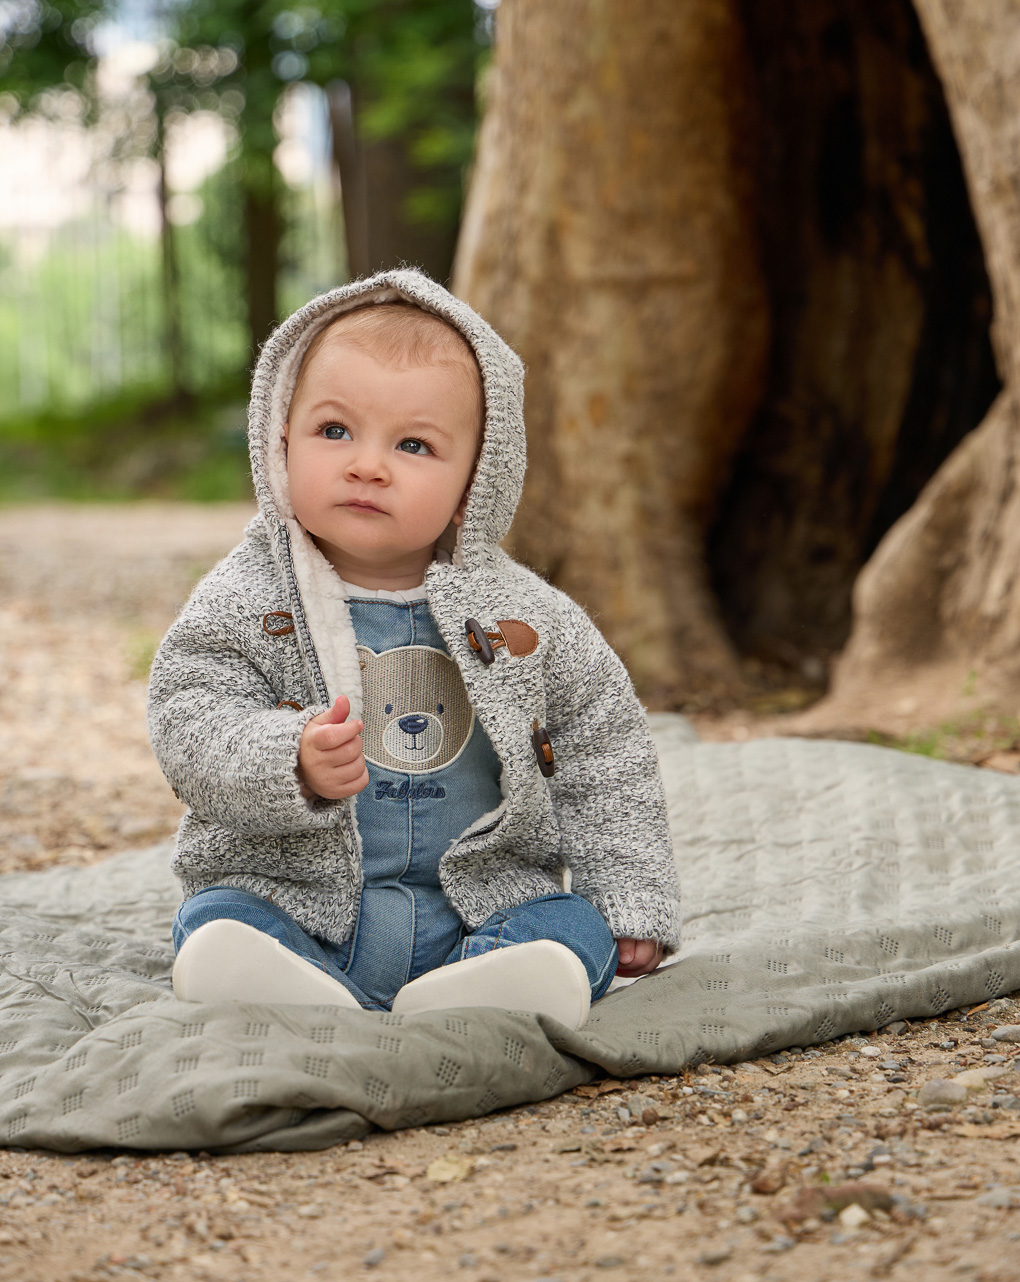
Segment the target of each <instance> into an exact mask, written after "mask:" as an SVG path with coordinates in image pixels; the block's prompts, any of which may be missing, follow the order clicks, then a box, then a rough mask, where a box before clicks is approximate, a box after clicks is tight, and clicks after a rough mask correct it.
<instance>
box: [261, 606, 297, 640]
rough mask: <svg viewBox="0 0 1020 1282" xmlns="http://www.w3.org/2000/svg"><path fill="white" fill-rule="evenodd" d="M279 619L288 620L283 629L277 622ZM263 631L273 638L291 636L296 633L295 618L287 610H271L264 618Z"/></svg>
mask: <svg viewBox="0 0 1020 1282" xmlns="http://www.w3.org/2000/svg"><path fill="white" fill-rule="evenodd" d="M278 619H279V620H283V619H286V620H287V622H286V623H284V624H283V626H282V627H281V626H279V624H277V622H276V620H278ZM262 631H263V632H265V633H266V634H267V635H268V636H271V637H285V636H289V635H290V633H291V632H293V631H294V616H293V615H292V614H290V613H289V612H288V611H287V610H270V611H269V613H268V614H264V615H263V616H262Z"/></svg>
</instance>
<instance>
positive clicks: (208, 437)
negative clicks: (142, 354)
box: [0, 383, 251, 503]
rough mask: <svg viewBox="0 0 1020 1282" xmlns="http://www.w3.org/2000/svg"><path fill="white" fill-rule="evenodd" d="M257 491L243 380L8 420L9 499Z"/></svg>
mask: <svg viewBox="0 0 1020 1282" xmlns="http://www.w3.org/2000/svg"><path fill="white" fill-rule="evenodd" d="M250 494H251V481H250V477H249V472H248V453H247V438H246V434H245V410H244V388H243V387H242V386H241V385H240V383H228V384H225V385H224V386H222V387H220V388H218V389H216V391H214V392H211V393H208V394H205V395H203V396H201V397H194V396H187V397H180V398H176V399H173V398H168V397H167V396H166V395H165V394H159V393H157V392H155V391H154V390H153V389H145V388H142V389H139V390H137V391H135V392H132V393H130V394H121V395H119V396H117V397H115V398H111V399H109V400H107V401H104V402H101V403H98V404H94V405H92V406H90V407H88V408H87V409H84V410H81V411H77V412H71V411H63V412H56V411H50V412H48V413H45V412H44V413H37V414H32V415H23V416H21V417H20V418H9V419H7V420H6V421H2V422H0V503H17V502H30V501H41V500H46V499H74V500H83V499H86V500H87V499H93V500H107V501H108V500H117V499H139V498H165V499H189V500H197V501H206V502H215V501H220V500H231V499H244V498H248V497H249V496H250Z"/></svg>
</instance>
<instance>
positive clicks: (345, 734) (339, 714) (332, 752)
mask: <svg viewBox="0 0 1020 1282" xmlns="http://www.w3.org/2000/svg"><path fill="white" fill-rule="evenodd" d="M350 711H351V704H350V700H349V699H346V698H345V697H344V696H343V695H342V694H341V695H338V696H337V699H336V702H335V703H334V704H333V706H332V708H330V710H329V711H328V712H320V713H319V715H318V716H317V717H312V719H311V721H309V722H308V724H307V725H306V726H305V728H304V732H303V733H302V735H301V746H300V747H299V748H298V772H297V773H298V779H300V780H301V782H302V783H303V784H304V785H305V787H306V788H310V789H311V791H312V792H314V793H316V794H317V795H318V796H320V797H326V798H328V799H329V800H330V801H338V800H339V799H340V798H341V797H353V796H354V794H355V793H358V792H360V791H361V790H362V788H364V786H365V785H366V784H367V783H368V767H367V766H366V765H365V753H364V749H363V746H362V742H361V731H362V730H364V728H365V725H364V722H362V721H348V720H347V718H348V716H349V715H350Z"/></svg>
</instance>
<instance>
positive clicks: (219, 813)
mask: <svg viewBox="0 0 1020 1282" xmlns="http://www.w3.org/2000/svg"><path fill="white" fill-rule="evenodd" d="M396 299H403V300H407V301H410V302H412V303H415V304H417V305H418V306H420V307H423V308H425V309H426V310H428V311H431V312H434V313H436V314H437V315H439V316H442V317H444V318H445V319H446V320H448V321H449V322H451V323H452V324H453V325H455V326H456V327H457V329H459V330H460V331H461V333H462V334H463V335H464V336H465V338H466V339H467V340H468V342H469V343H470V344H471V346H472V348H473V349H474V352H475V355H476V356H477V359H478V364H479V367H480V369H481V371H482V380H483V384H484V390H485V430H484V434H483V442H482V447H481V452H480V456H479V460H478V467H477V470H476V474H475V479H474V481H473V484H472V487H471V494H470V497H469V500H468V505H467V510H466V513H465V517H464V522H463V525H462V526H461V527H460V529H459V531H458V530H457V529H456V528H455V527H451V529H450V531H448V536H449V538H448V540H447V550H448V552H449V556H448V557H446V558H441V559H438V560H436V561H435V562H434V563H433V564H432V565H431V566H430V568H429V570H428V572H427V574H426V579H425V585H426V591H427V595H428V603H429V608H430V609H431V611H432V614H433V617H434V618H435V621H436V625H437V626H438V628H439V631H440V633H441V634H442V636H443V639H444V641H445V642H446V644H447V646H448V647H449V650H450V654H451V655H452V656H453V658H454V660H455V661H456V663H457V665H458V667H459V668H460V671H461V674H462V676H463V678H464V684H465V687H466V688H467V693H468V698H469V699H470V701H471V704H472V706H473V708H474V710H475V713H476V715H477V716H478V718H479V720H480V721H481V724H482V726H483V727H484V729H485V731H486V733H487V734H488V736H489V738H490V739H491V741H492V745H493V747H494V749H495V751H496V753H497V754H498V756H499V758H500V761H501V762H502V766H503V771H502V777H501V790H502V794H503V800H502V802H501V803H500V805H499V806H498V807H497V809H495V810H494V811H493V812H492V813H490V814H488V815H484V816H482V818H481V819H479V820H478V821H477V822H476V823H474V824H473V825H472V826H471V827H470V828H469V829H468V830H467V831H466V832H465V833H464V834H462V836H461V837H460V838H459V840H457V841H456V842H454V843H453V845H452V846H451V847H450V848H449V850H447V852H446V853H445V854H444V856H443V858H442V861H441V863H440V869H439V873H440V880H441V883H442V887H443V890H444V891H445V893H446V895H447V897H448V899H449V901H450V903H451V904H452V905H453V906H454V908H455V909H456V910H457V912H458V913H459V914H460V916H461V917H462V919H463V920H464V922H465V923H466V924H467V926H468V927H469V928H475V927H477V926H479V925H480V924H481V923H482V922H483V921H484V920H485V919H486V918H487V917H488V916H489V915H490V914H491V913H493V912H495V911H497V910H498V909H505V908H508V907H511V906H513V905H516V904H519V903H521V902H523V901H524V900H527V899H533V898H536V897H537V896H540V895H547V894H550V893H555V892H557V891H560V890H562V888H563V869H564V868H569V869H570V871H571V877H572V881H571V888H572V890H573V891H574V892H575V893H576V894H579V895H583V896H584V897H585V898H586V899H588V900H590V901H591V903H592V904H594V906H595V907H596V908H597V909H598V910H599V912H600V913H601V914H602V915H603V917H605V919H606V921H607V922H608V923H609V925H610V927H611V929H612V931H613V934H614V935H615V936H617V937H620V936H633V937H635V938H639V939H655V940H658V941H660V942H661V943H662V944H663V945H665V947H666V949H667V950H668V951H674V950H675V949H676V948H677V946H678V943H679V935H680V911H679V895H678V887H677V880H676V871H675V866H674V863H673V858H672V853H671V848H670V835H669V828H668V825H667V821H666V804H665V798H664V796H663V790H662V782H661V779H660V776H659V769H658V763H657V760H656V755H655V750H654V748H653V746H652V741H651V738H650V736H649V733H648V728H647V725H646V722H645V717H644V713H643V710H642V708H641V705H640V704H639V702H638V700H637V698H636V696H635V693H634V689H633V687H632V685H631V682H630V679H629V677H628V676H627V673H626V671H625V669H624V667H623V665H622V663H621V662H620V660H619V659H618V658H617V656H616V655H615V654H614V653H613V652H612V650H611V649H610V648H609V646H608V645H607V644H606V642H605V640H604V639H603V638H602V636H601V635H600V633H599V632H598V630H597V629H596V628H595V626H594V625H593V624H592V622H591V620H590V619H589V618H588V617H587V615H586V614H585V613H584V611H583V610H582V609H581V608H580V606H578V605H577V604H576V603H575V602H573V601H571V600H570V599H569V597H566V596H564V595H563V593H562V592H559V591H557V590H556V589H555V588H553V587H550V585H549V584H548V583H546V582H545V581H544V580H543V579H541V578H539V577H538V576H537V575H536V574H533V573H532V572H531V571H530V570H527V569H525V568H524V567H523V566H521V565H519V564H517V563H516V562H515V561H513V560H512V559H511V558H510V557H509V556H507V554H506V553H505V552H504V551H503V550H502V549H501V548H500V547H499V546H498V542H499V540H500V539H501V538H503V537H504V536H505V535H506V533H507V531H508V530H509V528H510V523H511V521H512V519H513V515H514V512H515V510H516V507H517V503H518V500H519V498H520V492H521V486H522V483H523V479H524V467H525V435H524V416H523V369H522V366H521V363H520V361H519V360H518V358H517V357H516V355H515V354H514V353H513V352H512V351H511V350H510V348H509V347H508V346H507V345H506V344H505V343H504V342H503V341H502V340H501V339H500V338H499V337H498V335H497V334H496V333H495V332H494V331H493V330H492V329H491V328H490V327H489V326H488V325H487V324H486V323H485V322H484V321H483V320H482V319H481V318H480V317H479V316H478V315H476V313H475V312H473V311H472V310H471V309H470V308H469V307H467V306H466V305H465V304H464V303H462V302H460V301H458V300H457V299H455V298H454V297H452V295H450V294H449V293H447V292H446V290H444V289H442V288H441V287H440V286H438V285H436V284H434V283H433V282H432V281H430V280H429V279H428V278H427V277H425V276H423V275H421V274H420V273H419V272H416V271H406V270H405V271H393V272H385V273H382V274H380V275H377V276H374V277H372V278H370V279H368V280H363V281H357V282H355V283H354V284H351V285H347V286H344V287H342V288H340V289H335V290H332V291H331V292H330V293H328V294H324V295H322V296H321V297H319V298H316V299H314V300H313V301H312V302H310V303H309V304H308V305H307V306H306V307H303V308H302V309H301V310H300V311H299V312H296V313H295V314H294V315H293V316H291V318H290V319H289V320H288V321H286V322H285V323H284V324H283V325H281V326H280V328H279V329H278V330H277V331H276V332H275V333H274V334H273V336H272V337H271V338H270V339H269V341H268V342H267V343H266V345H265V347H264V349H263V351H262V355H261V358H260V360H259V363H258V368H257V369H256V372H255V378H254V383H253V387H252V398H251V407H250V415H249V428H250V431H249V435H250V441H251V461H252V473H253V476H254V481H255V493H256V496H257V498H258V503H259V509H260V514H259V515H258V516H256V517H255V519H254V520H253V521H252V522H251V523H250V525H249V526H248V528H247V530H246V531H245V534H244V539H243V541H242V542H241V544H240V545H239V546H238V547H237V548H235V549H234V551H233V552H231V553H230V554H229V556H227V557H226V558H225V559H224V560H223V561H222V562H220V564H219V565H218V566H216V568H215V569H214V570H213V571H212V572H211V573H210V574H209V575H207V576H206V577H205V578H204V579H203V580H202V582H201V583H199V585H198V587H197V588H196V589H195V591H194V593H193V595H192V597H191V600H190V601H189V602H188V604H187V605H186V607H185V608H184V610H183V612H182V613H181V615H180V617H179V618H178V619H177V621H176V622H175V623H174V624H173V626H172V627H171V629H170V631H169V632H168V633H167V635H166V637H165V639H164V641H163V644H162V645H161V646H160V649H159V652H158V654H157V655H156V659H155V662H154V664H153V668H152V681H151V686H150V690H149V730H150V734H151V737H152V744H153V748H154V749H155V752H156V756H157V758H158V759H159V763H160V765H161V766H162V768H163V772H164V774H165V775H166V777H167V779H168V780H169V781H170V784H171V786H172V787H173V789H174V791H175V792H176V793H177V795H178V797H180V798H181V800H183V801H184V802H185V803H186V805H187V806H188V807H189V810H188V813H187V814H186V815H185V817H184V819H183V821H182V823H181V827H180V831H179V833H178V837H177V847H176V853H175V857H174V870H175V872H176V873H177V875H178V877H179V878H180V880H181V882H182V884H183V889H184V893H185V895H186V896H190V895H193V894H195V893H196V892H197V891H199V890H201V889H202V888H203V887H207V886H212V885H216V884H227V885H232V886H236V887H238V888H240V889H243V890H247V891H250V892H252V893H253V894H256V895H259V896H261V897H263V898H266V899H270V900H272V901H273V902H274V903H276V904H277V905H278V906H279V907H281V908H282V909H284V910H285V911H286V912H287V913H289V914H290V915H291V916H292V917H293V918H294V919H295V920H296V921H297V922H298V923H299V924H300V925H301V926H303V927H304V928H305V929H306V930H307V931H309V932H311V933H312V934H315V935H317V936H319V937H321V938H324V939H328V940H331V941H332V942H334V943H339V942H341V941H343V940H344V939H346V938H348V937H349V935H350V934H351V931H352V929H353V927H354V923H355V919H356V917H357V912H358V904H359V896H360V891H361V884H362V874H361V856H360V841H359V837H358V831H357V825H356V822H355V807H354V805H353V804H352V802H351V801H347V800H343V801H326V800H322V799H315V800H313V801H308V800H306V798H305V797H304V796H303V795H302V792H301V790H300V787H299V784H298V779H297V774H296V765H297V754H298V745H299V742H300V739H301V732H302V730H303V729H304V727H305V724H306V723H307V722H308V720H309V719H310V718H311V717H313V716H315V715H316V714H317V713H319V712H322V711H323V710H324V709H325V708H326V707H328V706H329V705H330V703H331V702H332V699H333V698H334V697H335V696H336V695H337V694H341V693H343V694H346V695H347V696H348V697H349V698H350V700H351V704H352V708H353V711H352V715H354V716H357V715H358V713H359V712H360V708H361V677H360V667H359V662H358V656H357V652H356V649H355V638H354V630H353V627H352V625H351V621H350V615H349V612H348V609H347V605H346V602H345V600H344V594H343V589H342V587H341V583H340V579H339V577H338V576H337V575H336V573H335V572H334V571H333V569H332V568H331V566H330V565H329V564H328V563H327V562H326V560H325V558H323V556H322V555H321V553H320V552H319V551H318V549H317V548H316V547H315V544H314V543H313V542H312V540H311V539H310V538H309V537H308V535H307V534H306V533H305V531H304V530H303V528H302V527H301V526H300V525H299V524H298V522H297V521H296V520H295V519H294V513H293V509H292V507H291V505H290V498H289V494H288V490H287V480H286V462H285V455H284V450H283V424H284V422H285V421H286V417H287V411H288V407H289V404H290V398H291V394H292V392H293V389H294V382H295V378H296V375H297V371H298V367H299V365H300V362H301V358H302V356H303V354H304V352H305V350H306V349H307V347H308V344H309V342H310V341H311V340H312V338H313V337H314V336H315V334H316V333H317V332H318V331H319V330H320V329H321V328H322V327H323V326H324V325H326V324H328V323H329V322H330V321H332V320H333V319H335V318H336V317H337V316H338V315H339V314H340V313H341V312H343V311H345V310H347V309H349V308H351V307H352V306H362V305H364V304H365V303H369V302H384V301H392V300H396ZM441 543H442V540H441ZM468 618H474V619H476V620H477V621H478V622H479V623H480V624H481V625H482V627H483V628H484V629H486V630H488V631H496V630H497V624H498V622H499V621H500V620H521V621H523V622H524V623H526V624H528V625H529V627H530V628H532V629H533V630H534V632H535V633H537V635H538V644H537V647H535V648H534V649H533V650H532V652H531V653H523V651H524V650H526V649H527V647H526V646H520V645H517V646H514V647H509V646H504V647H501V648H498V649H496V650H495V651H494V655H493V662H492V663H490V664H486V663H485V662H483V659H482V656H481V655H480V654H479V653H478V652H477V651H475V650H474V649H473V648H472V647H471V645H470V644H469V641H468V636H467V634H466V632H465V620H467V619H468ZM512 648H513V649H516V650H517V651H518V653H516V654H514V653H511V649H512ZM536 721H537V723H538V725H539V726H540V727H544V728H545V730H546V731H547V733H548V735H549V739H550V741H551V745H552V750H553V754H554V765H555V772H554V773H553V774H552V775H551V776H550V777H545V776H543V774H542V773H541V771H540V769H539V764H538V760H537V755H536V750H535V747H534V743H533V737H532V735H533V728H534V723H535V722H536Z"/></svg>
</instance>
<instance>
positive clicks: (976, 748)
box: [867, 708, 1020, 761]
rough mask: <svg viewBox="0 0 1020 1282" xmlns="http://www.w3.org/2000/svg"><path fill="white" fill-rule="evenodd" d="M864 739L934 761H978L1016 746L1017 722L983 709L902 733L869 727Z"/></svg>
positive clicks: (1019, 729)
mask: <svg viewBox="0 0 1020 1282" xmlns="http://www.w3.org/2000/svg"><path fill="white" fill-rule="evenodd" d="M867 742H868V743H875V744H879V745H880V746H881V747H883V748H897V749H898V750H899V751H900V752H912V753H916V754H917V755H918V756H922V757H932V758H934V759H935V760H937V761H978V760H980V759H981V758H983V757H987V756H988V755H989V754H991V753H993V752H1008V751H1011V750H1014V751H1015V750H1017V749H1018V748H1020V721H1018V720H1017V719H1016V718H1015V717H1006V716H1003V715H1002V714H1001V713H998V712H995V711H994V710H991V709H987V708H986V709H981V710H978V711H975V712H973V713H969V714H968V715H966V716H963V717H959V718H954V719H952V720H949V721H943V722H941V723H940V724H939V725H937V726H928V727H926V728H923V729H918V730H912V731H910V732H909V733H907V734H905V735H902V736H899V735H890V734H883V733H882V732H880V731H878V730H870V731H869V732H868V735H867Z"/></svg>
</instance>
